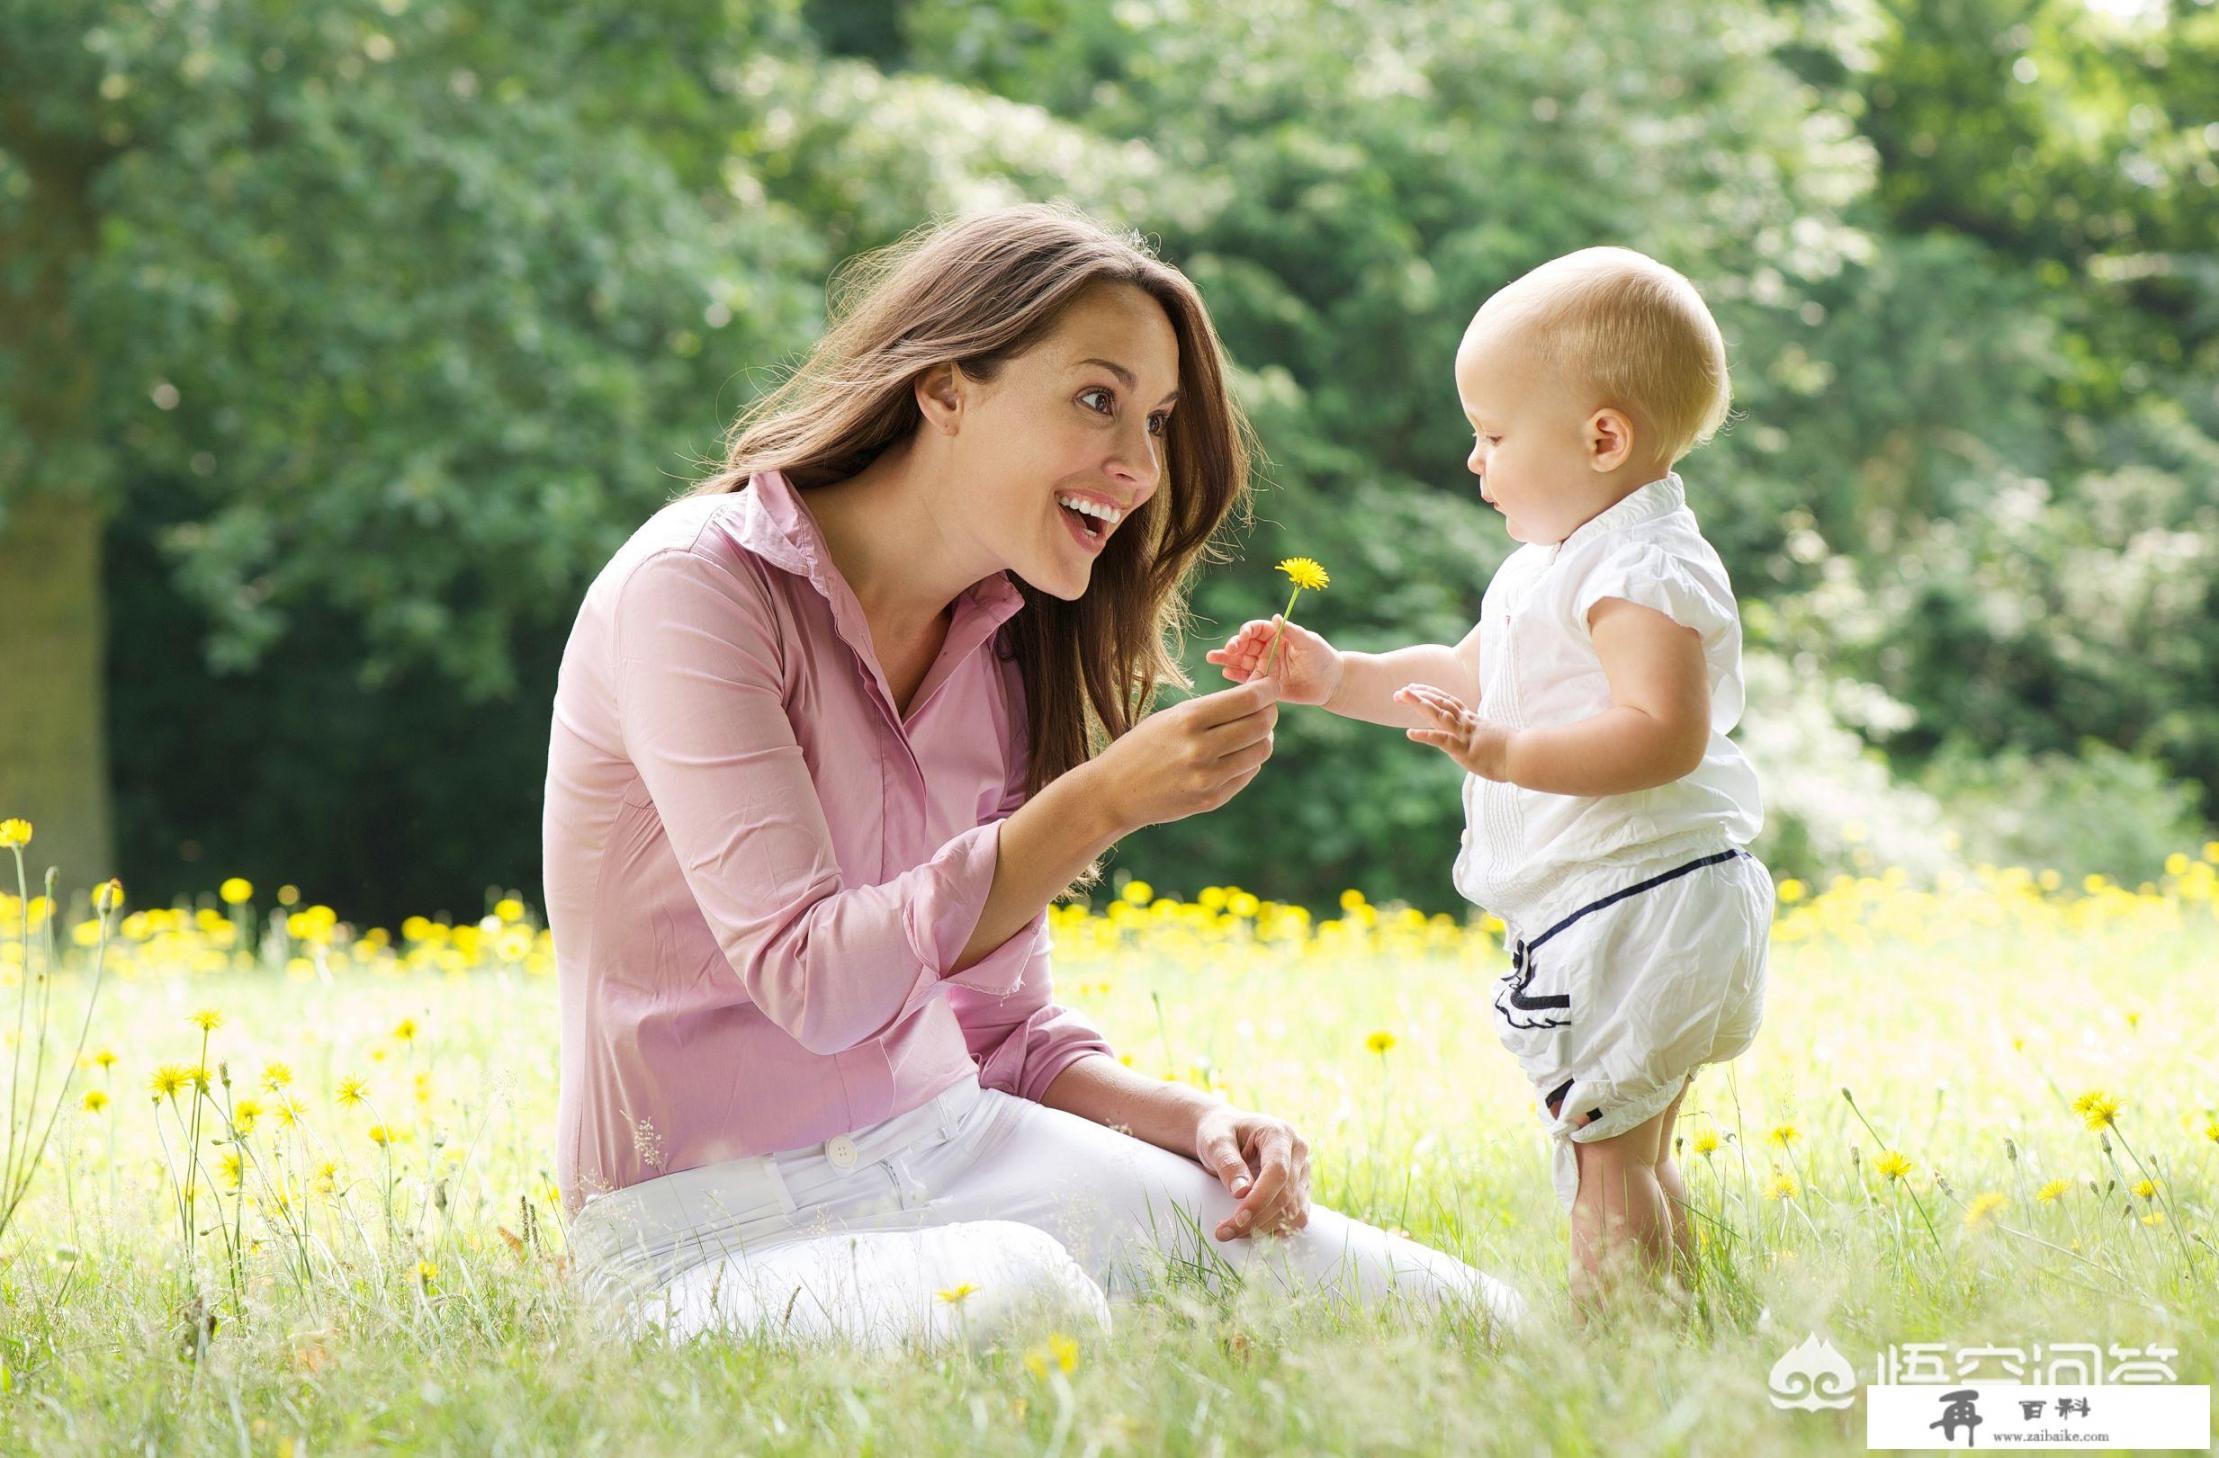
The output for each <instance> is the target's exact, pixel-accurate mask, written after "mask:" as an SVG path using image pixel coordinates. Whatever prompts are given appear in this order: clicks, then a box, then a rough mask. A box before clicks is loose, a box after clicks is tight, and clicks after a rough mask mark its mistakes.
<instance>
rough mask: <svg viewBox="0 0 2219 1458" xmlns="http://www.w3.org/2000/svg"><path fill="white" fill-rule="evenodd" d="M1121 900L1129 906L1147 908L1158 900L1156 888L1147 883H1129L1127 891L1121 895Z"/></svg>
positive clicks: (1126, 887) (1126, 884)
mask: <svg viewBox="0 0 2219 1458" xmlns="http://www.w3.org/2000/svg"><path fill="white" fill-rule="evenodd" d="M1119 898H1120V899H1121V900H1123V901H1124V903H1125V904H1126V905H1127V906H1146V905H1147V904H1148V903H1149V902H1151V901H1153V900H1155V899H1156V888H1155V887H1153V886H1151V885H1149V884H1148V883H1147V882H1146V881H1127V882H1126V883H1125V889H1124V890H1123V891H1122V892H1120V893H1119Z"/></svg>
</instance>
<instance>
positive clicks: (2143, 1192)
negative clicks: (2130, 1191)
mask: <svg viewBox="0 0 2219 1458" xmlns="http://www.w3.org/2000/svg"><path fill="white" fill-rule="evenodd" d="M2134 1193H2135V1194H2137V1195H2139V1196H2141V1197H2142V1198H2143V1199H2145V1200H2154V1199H2156V1198H2157V1185H2156V1184H2155V1183H2154V1182H2153V1181H2150V1180H2146V1179H2143V1180H2136V1181H2135V1182H2134Z"/></svg>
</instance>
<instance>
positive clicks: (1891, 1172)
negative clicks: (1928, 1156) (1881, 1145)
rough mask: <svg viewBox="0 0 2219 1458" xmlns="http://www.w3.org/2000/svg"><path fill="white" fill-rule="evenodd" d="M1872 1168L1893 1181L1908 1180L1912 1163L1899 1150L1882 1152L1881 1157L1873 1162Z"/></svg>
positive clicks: (1884, 1150)
mask: <svg viewBox="0 0 2219 1458" xmlns="http://www.w3.org/2000/svg"><path fill="white" fill-rule="evenodd" d="M1872 1167H1873V1168H1874V1169H1876V1170H1878V1171H1880V1173H1882V1174H1884V1175H1886V1176H1887V1177H1888V1178H1889V1179H1891V1180H1900V1179H1905V1178H1908V1177H1909V1175H1910V1173H1911V1161H1910V1160H1909V1159H1908V1158H1907V1157H1905V1155H1904V1154H1903V1152H1902V1151H1901V1150H1897V1149H1883V1150H1881V1151H1880V1157H1879V1158H1878V1159H1876V1160H1874V1161H1873V1162H1872Z"/></svg>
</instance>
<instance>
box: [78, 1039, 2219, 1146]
mask: <svg viewBox="0 0 2219 1458" xmlns="http://www.w3.org/2000/svg"><path fill="white" fill-rule="evenodd" d="M92 1061H93V1062H95V1063H97V1064H99V1065H100V1066H101V1067H102V1068H113V1067H115V1066H116V1050H115V1049H113V1048H103V1049H101V1050H100V1051H99V1052H98V1053H95V1054H93V1055H92ZM2215 1137H2219V1136H2215Z"/></svg>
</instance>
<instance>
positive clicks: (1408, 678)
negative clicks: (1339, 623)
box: [1203, 614, 1479, 729]
mask: <svg viewBox="0 0 2219 1458" xmlns="http://www.w3.org/2000/svg"><path fill="white" fill-rule="evenodd" d="M1282 629H1283V630H1284V634H1285V637H1284V640H1283V641H1282V642H1281V643H1280V644H1279V647H1278V648H1277V650H1276V651H1274V650H1273V648H1272V646H1271V643H1272V638H1273V635H1274V634H1276V633H1279V632H1281V631H1282ZM1203 656H1204V657H1205V658H1206V659H1207V660H1208V661H1209V662H1211V663H1215V664H1217V665H1219V667H1221V668H1222V669H1223V670H1224V672H1225V676H1226V677H1227V678H1229V679H1231V680H1232V681H1233V682H1235V683H1245V682H1247V681H1248V679H1250V678H1252V677H1253V676H1255V675H1256V674H1257V673H1259V672H1261V671H1262V670H1263V665H1264V663H1265V661H1266V660H1267V659H1268V660H1269V661H1270V663H1271V676H1272V677H1273V678H1275V679H1277V680H1278V681H1279V683H1280V690H1279V697H1280V698H1281V699H1283V700H1284V701H1286V702H1287V703H1290V704H1318V705H1320V706H1322V707H1324V708H1326V709H1329V710H1331V711H1332V712H1334V713H1336V714H1339V715H1341V716H1342V717H1343V718H1348V719H1362V720H1364V721H1365V722H1367V723H1372V724H1388V725H1392V726H1393V727H1395V728H1397V729H1416V728H1420V727H1427V726H1430V725H1431V724H1432V723H1433V719H1432V717H1431V716H1430V715H1429V714H1427V713H1425V712H1424V711H1423V710H1421V709H1417V708H1414V707H1412V706H1410V705H1408V704H1405V703H1402V702H1399V701H1398V700H1397V699H1396V697H1395V694H1396V691H1397V690H1398V689H1401V688H1402V687H1404V686H1405V685H1407V684H1414V683H1416V684H1429V685H1432V686H1434V687H1436V688H1440V689H1444V690H1446V691H1448V692H1450V693H1453V694H1457V695H1459V696H1460V697H1462V698H1465V699H1467V700H1476V699H1477V698H1478V697H1479V629H1478V628H1476V627H1475V628H1473V629H1472V631H1471V632H1470V633H1469V634H1467V635H1465V638H1464V640H1463V641H1462V642H1461V643H1458V644H1456V645H1455V646H1453V647H1451V646H1450V645H1448V644H1446V643H1414V644H1412V645H1411V646H1409V647H1407V648H1397V649H1395V650H1393V651H1392V652H1389V653H1351V652H1343V651H1341V650H1340V649H1337V648H1335V647H1334V646H1333V645H1332V644H1330V643H1328V642H1326V641H1325V639H1324V638H1323V637H1322V636H1320V635H1319V634H1316V633H1313V632H1311V631H1310V630H1309V629H1308V628H1305V627H1302V626H1301V625H1299V624H1296V623H1286V622H1284V620H1283V619H1282V618H1280V616H1279V615H1278V614H1273V615H1272V617H1271V619H1270V620H1269V621H1268V622H1267V621H1264V620H1261V619H1259V620H1257V621H1254V622H1250V623H1246V624H1243V625H1242V627H1241V630H1240V631H1239V632H1238V633H1236V634H1234V635H1233V637H1232V638H1231V639H1230V640H1229V641H1228V642H1227V643H1226V644H1225V646H1224V647H1222V648H1213V649H1211V650H1210V651H1209V652H1208V653H1206V654H1204V655H1203Z"/></svg>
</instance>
